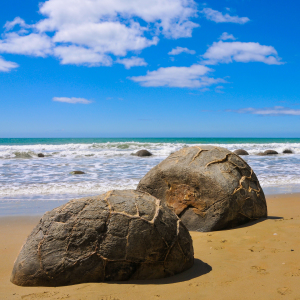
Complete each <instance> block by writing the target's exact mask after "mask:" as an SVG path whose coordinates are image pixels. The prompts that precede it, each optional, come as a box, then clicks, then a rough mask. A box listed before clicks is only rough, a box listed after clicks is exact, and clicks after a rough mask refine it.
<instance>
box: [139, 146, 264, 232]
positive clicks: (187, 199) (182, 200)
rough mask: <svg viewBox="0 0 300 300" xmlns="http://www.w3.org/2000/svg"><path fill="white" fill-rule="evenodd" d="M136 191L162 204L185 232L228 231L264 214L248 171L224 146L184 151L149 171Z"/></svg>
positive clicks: (260, 194)
mask: <svg viewBox="0 0 300 300" xmlns="http://www.w3.org/2000/svg"><path fill="white" fill-rule="evenodd" d="M137 190H139V191H144V192H148V193H149V194H151V195H153V196H155V197H157V198H158V199H160V200H162V202H164V203H166V204H167V205H168V206H169V207H170V208H171V209H172V210H173V211H174V212H175V213H176V214H177V215H178V216H179V217H180V218H181V220H182V222H183V223H184V224H185V226H186V227H187V228H188V229H189V230H195V231H212V230H220V229H225V228H232V227H235V226H237V225H240V224H244V223H247V222H249V221H251V220H255V219H258V218H261V217H266V216H267V205H266V200H265V196H264V193H263V191H262V189H261V187H260V184H259V182H258V179H257V177H256V175H255V174H254V172H253V170H252V169H251V168H250V167H249V165H248V164H247V163H246V162H245V161H244V160H243V159H242V158H241V157H239V156H238V155H236V154H235V153H233V152H230V151H229V150H227V149H225V148H220V147H213V146H201V147H196V146H195V147H189V148H183V149H181V150H179V151H177V152H175V153H173V154H171V155H170V156H169V157H168V158H166V159H165V160H164V161H162V162H161V163H160V164H158V165H157V166H155V167H154V168H153V169H151V170H150V171H149V172H148V173H147V174H146V175H145V177H144V178H142V179H141V181H140V182H139V184H138V187H137Z"/></svg>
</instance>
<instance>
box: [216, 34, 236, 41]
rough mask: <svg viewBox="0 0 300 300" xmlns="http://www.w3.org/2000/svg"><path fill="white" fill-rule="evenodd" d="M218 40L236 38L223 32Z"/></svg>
mask: <svg viewBox="0 0 300 300" xmlns="http://www.w3.org/2000/svg"><path fill="white" fill-rule="evenodd" d="M219 40H222V41H226V40H236V38H235V37H234V36H233V35H232V34H228V33H227V32H223V33H222V35H221V36H220V37H219Z"/></svg>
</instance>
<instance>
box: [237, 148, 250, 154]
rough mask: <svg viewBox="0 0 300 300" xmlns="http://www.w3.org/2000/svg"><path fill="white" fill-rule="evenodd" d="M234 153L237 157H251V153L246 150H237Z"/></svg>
mask: <svg viewBox="0 0 300 300" xmlns="http://www.w3.org/2000/svg"><path fill="white" fill-rule="evenodd" d="M234 153H235V154H237V155H249V153H248V152H247V151H246V150H244V149H237V150H235V151H234Z"/></svg>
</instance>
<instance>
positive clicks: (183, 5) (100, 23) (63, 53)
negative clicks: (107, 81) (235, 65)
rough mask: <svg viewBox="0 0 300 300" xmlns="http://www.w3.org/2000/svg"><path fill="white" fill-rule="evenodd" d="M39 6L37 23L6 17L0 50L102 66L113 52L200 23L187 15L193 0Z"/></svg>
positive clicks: (55, 1)
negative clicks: (10, 19) (29, 23)
mask: <svg viewBox="0 0 300 300" xmlns="http://www.w3.org/2000/svg"><path fill="white" fill-rule="evenodd" d="M39 12H40V14H41V15H42V16H43V19H41V20H40V21H39V22H37V23H36V24H31V25H28V24H26V22H25V21H24V20H23V19H21V18H19V17H16V18H15V19H14V20H13V21H10V22H6V24H5V26H4V27H5V33H4V34H3V36H2V39H1V40H0V53H14V54H24V55H32V56H41V57H45V56H47V55H54V56H55V57H57V58H58V59H60V61H61V63H62V64H77V65H80V64H83V65H88V66H99V65H104V66H107V65H111V64H112V59H113V58H112V56H113V57H114V56H116V57H117V60H118V58H119V59H120V58H122V57H123V58H124V57H125V56H126V55H127V54H128V53H129V52H137V51H141V50H143V49H145V48H147V47H150V46H153V45H157V43H158V42H159V38H160V37H161V36H163V37H166V38H172V39H177V38H181V37H191V35H192V31H193V29H194V28H195V27H198V26H199V25H198V24H196V23H194V22H192V21H191V19H192V18H193V17H195V16H196V15H197V6H196V3H195V2H194V0H148V1H144V0H127V1H124V0H109V1H108V0H64V1H61V0H48V1H45V2H43V3H41V4H40V9H39ZM123 62H124V65H125V66H126V65H127V66H129V65H130V62H129V60H128V61H124V60H123ZM125 62H126V64H125ZM134 63H138V60H136V59H135V60H131V64H132V66H133V65H134ZM139 63H140V64H141V61H139Z"/></svg>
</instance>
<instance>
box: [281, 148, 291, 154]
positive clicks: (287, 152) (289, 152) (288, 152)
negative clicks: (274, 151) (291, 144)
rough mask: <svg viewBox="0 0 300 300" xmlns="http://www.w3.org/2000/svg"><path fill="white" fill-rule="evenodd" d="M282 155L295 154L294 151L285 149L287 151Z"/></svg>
mask: <svg viewBox="0 0 300 300" xmlns="http://www.w3.org/2000/svg"><path fill="white" fill-rule="evenodd" d="M282 153H284V154H292V153H293V151H292V150H290V149H285V150H283V152H282Z"/></svg>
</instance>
